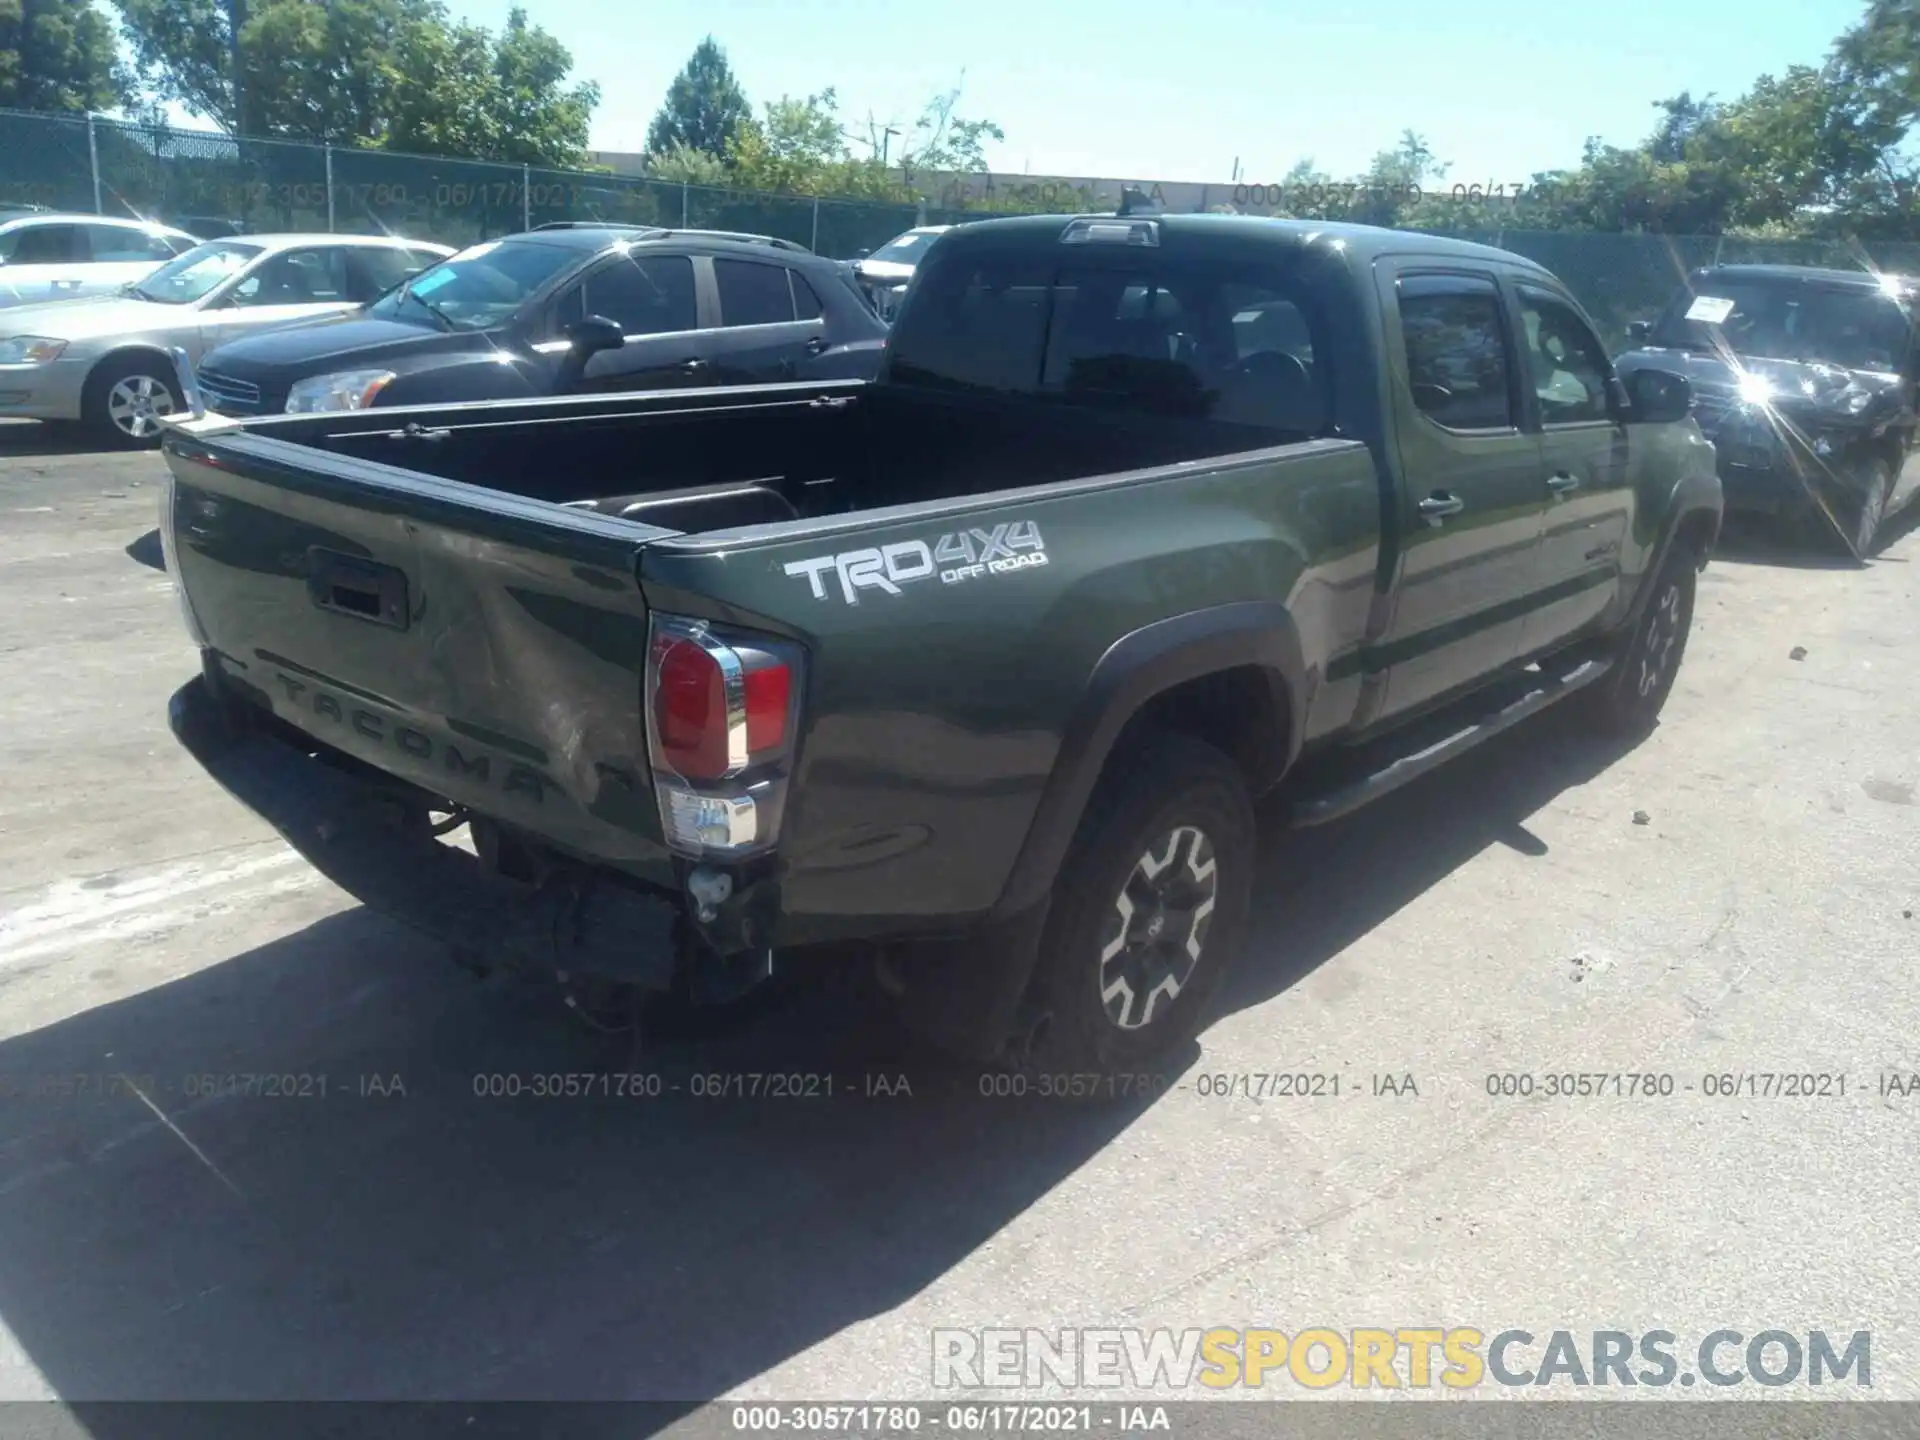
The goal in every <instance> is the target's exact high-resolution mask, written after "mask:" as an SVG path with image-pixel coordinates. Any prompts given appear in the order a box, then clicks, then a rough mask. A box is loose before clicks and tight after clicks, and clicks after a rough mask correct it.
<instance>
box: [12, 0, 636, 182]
mask: <svg viewBox="0 0 1920 1440" xmlns="http://www.w3.org/2000/svg"><path fill="white" fill-rule="evenodd" d="M0 3H4V0H0ZM117 3H118V4H119V6H120V9H121V15H122V18H123V21H124V28H125V30H126V34H127V38H128V41H129V44H130V46H131V48H132V50H133V52H134V55H135V58H136V61H137V62H138V64H139V65H140V68H141V71H142V74H143V76H144V77H145V79H146V81H147V83H148V85H149V87H150V88H151V89H152V90H153V91H154V92H155V93H156V94H158V95H159V96H161V97H162V98H165V99H170V100H176V101H179V102H180V103H182V104H184V105H186V106H187V107H188V108H189V109H191V110H193V111H195V112H196V113H198V114H200V115H204V116H206V117H207V118H209V119H211V120H213V121H215V122H216V123H217V124H219V125H221V126H222V127H223V128H225V129H227V130H228V131H229V133H236V132H237V133H240V134H246V135H260V136H273V137H285V138H289V139H298V140H310V141H323V142H325V143H328V144H333V145H357V146H368V147H375V148H386V149H393V150H412V151H420V152H424V153H428V154H437V155H457V156H465V157H471V158H473V159H480V160H505V161H514V162H519V163H523V164H539V165H572V164H577V163H579V162H580V160H581V159H582V158H583V154H584V151H585V148H586V143H587V127H588V123H589V121H590V119H591V117H592V114H593V107H594V106H595V105H596V104H597V103H598V101H599V89H598V87H596V86H594V85H592V84H590V83H584V82H583V83H577V84H573V85H569V84H568V83H567V81H568V76H569V75H570V73H571V71H572V68H573V58H572V56H571V55H570V54H568V52H567V49H566V47H565V46H564V45H562V44H561V43H560V42H559V41H558V40H556V39H555V38H554V37H553V36H551V35H549V34H548V33H547V32H546V31H544V30H542V29H540V28H539V27H538V26H536V25H532V24H530V23H529V22H528V20H527V16H526V12H525V11H524V10H521V9H519V8H517V7H516V8H515V9H514V10H512V11H511V12H510V13H509V14H508V17H507V24H506V27H505V28H504V29H503V30H502V31H501V32H500V33H499V34H498V35H495V34H493V33H492V32H491V31H489V30H487V29H485V28H484V27H483V26H479V25H473V24H469V23H466V22H455V21H453V20H451V19H450V18H449V16H448V14H447V11H446V7H445V6H444V5H443V4H441V3H440V0H327V3H326V4H324V5H316V4H310V3H308V0H264V3H260V4H257V5H254V6H252V7H251V8H250V9H245V10H243V11H242V12H241V24H240V45H239V50H240V86H239V97H240V99H239V101H238V102H236V99H235V87H234V83H233V82H234V76H233V51H232V44H231V39H230V32H229V31H228V29H227V17H226V13H225V3H224V0H117ZM241 103H243V104H244V106H245V110H246V113H245V115H244V117H243V116H241V115H240V114H239V113H238V104H241Z"/></svg>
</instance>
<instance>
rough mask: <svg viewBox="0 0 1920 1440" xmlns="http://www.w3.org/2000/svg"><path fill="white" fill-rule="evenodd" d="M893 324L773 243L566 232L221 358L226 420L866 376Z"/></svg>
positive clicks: (650, 232)
mask: <svg viewBox="0 0 1920 1440" xmlns="http://www.w3.org/2000/svg"><path fill="white" fill-rule="evenodd" d="M885 337H886V326H884V325H883V324H881V323H880V321H879V319H878V318H877V317H876V316H875V315H874V314H873V313H872V312H871V311H870V310H868V309H867V308H866V306H864V305H863V304H861V302H860V297H859V294H858V292H857V291H855V290H854V289H853V288H852V287H851V286H850V285H848V284H847V282H846V280H845V278H844V276H843V275H842V274H841V272H840V270H839V268H838V267H837V266H836V265H835V263H834V262H833V261H831V260H822V259H820V258H819V257H818V256H816V255H814V254H813V253H812V252H811V251H809V250H807V249H806V248H805V247H804V246H800V245H796V244H794V243H793V242H791V241H779V240H773V239H770V238H768V237H766V236H749V235H736V234H731V233H720V232H714V231H700V230H661V229H646V228H642V227H638V226H609V225H591V224H582V223H578V222H572V223H556V224H554V225H551V226H543V227H541V228H540V229H538V230H533V231H529V232H527V233H525V234H521V235H513V236H508V237H507V238H505V239H501V240H489V241H486V242H485V243H483V244H480V245H475V246H472V247H470V248H469V249H466V250H463V251H461V252H460V253H459V254H458V255H455V256H453V257H452V258H451V259H449V260H446V261H444V262H443V263H441V264H439V265H437V266H435V267H434V268H433V269H431V270H428V271H426V272H425V273H424V274H421V275H418V276H416V277H415V278H414V279H413V280H411V281H410V282H408V283H407V284H406V285H404V286H401V287H399V288H398V289H396V290H395V291H394V292H393V293H391V294H389V295H386V296H383V297H382V298H381V299H380V301H379V302H378V303H377V304H375V305H372V306H370V307H368V309H367V310H365V311H364V312H361V313H358V314H355V315H351V316H342V317H340V318H339V319H337V320H334V321H330V322H329V323H327V324H324V325H313V326H306V327H303V328H302V329H300V330H298V331H287V332H284V333H280V334H274V335H263V336H257V337H248V338H246V339H243V340H240V341H238V342H236V343H234V344H231V345H226V346H222V347H221V348H220V350H218V351H217V352H215V353H213V354H210V355H208V356H207V357H206V361H205V364H204V365H203V366H201V367H200V374H199V379H200V384H201V387H202V389H203V390H204V391H205V393H206V397H207V403H208V404H209V405H210V406H212V407H213V408H214V409H215V410H218V411H220V412H222V413H223V414H229V415H258V414H265V413H268V412H272V411H278V410H294V411H304V410H350V409H361V408H365V407H367V406H374V405H378V406H382V407H385V406H393V405H416V404H427V403H439V402H443V401H454V400H493V399H502V398H508V397H521V396H533V395H556V394H562V393H566V392H570V391H576V390H641V389H650V388H658V387H662V386H675V387H685V386H697V385H739V384H752V383H758V382H762V381H774V380H824V379H832V378H838V377H847V376H853V377H860V378H869V377H871V376H872V375H873V374H874V373H875V372H876V371H877V370H878V368H879V364H880V350H881V344H882V342H883V341H884V339H885Z"/></svg>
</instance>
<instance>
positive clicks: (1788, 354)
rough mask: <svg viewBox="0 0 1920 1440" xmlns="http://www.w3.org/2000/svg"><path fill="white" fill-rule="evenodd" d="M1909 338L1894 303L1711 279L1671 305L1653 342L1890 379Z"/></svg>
mask: <svg viewBox="0 0 1920 1440" xmlns="http://www.w3.org/2000/svg"><path fill="white" fill-rule="evenodd" d="M1908 330H1909V320H1908V316H1907V312H1906V311H1905V310H1904V309H1903V308H1902V306H1901V305H1900V303H1899V301H1897V300H1895V299H1894V298H1893V297H1892V296H1890V295H1887V294H1884V293H1882V292H1880V291H1877V290H1867V289H1852V288H1844V287H1841V286H1833V285H1812V284H1803V283H1799V282H1794V281H1787V282H1771V281H1764V280H1745V279H1742V280H1718V279H1708V280H1706V281H1704V282H1702V283H1701V285H1700V288H1699V289H1697V290H1694V289H1684V290H1682V291H1681V292H1680V294H1679V295H1678V296H1676V297H1675V298H1674V300H1673V303H1672V304H1671V305H1669V306H1668V307H1667V312H1666V314H1665V315H1663V316H1662V317H1661V319H1660V323H1659V324H1658V325H1657V326H1656V327H1655V328H1654V332H1653V337H1652V338H1653V343H1654V344H1655V345H1669V346H1673V347H1675V348H1677V349H1683V350H1701V351H1719V350H1723V349H1724V350H1728V351H1731V352H1732V353H1733V354H1735V355H1739V356H1742V357H1745V358H1748V359H1755V360H1801V361H1815V362H1819V363H1823V364H1828V365H1841V366H1845V367H1846V368H1847V369H1849V370H1883V371H1889V372H1894V371H1898V370H1899V369H1900V368H1901V365H1902V363H1903V362H1904V360H1905V357H1906V349H1907V335H1908Z"/></svg>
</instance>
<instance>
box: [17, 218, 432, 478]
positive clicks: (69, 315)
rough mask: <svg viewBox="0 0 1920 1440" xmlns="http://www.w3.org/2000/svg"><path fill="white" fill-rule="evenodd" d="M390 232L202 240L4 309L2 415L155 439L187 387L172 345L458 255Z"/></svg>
mask: <svg viewBox="0 0 1920 1440" xmlns="http://www.w3.org/2000/svg"><path fill="white" fill-rule="evenodd" d="M452 253H453V252H452V250H450V249H449V248H448V247H447V246H445V245H430V244H428V243H426V242H425V241H421V240H401V239H397V238H393V237H390V236H385V235H241V236H236V237H234V238H233V239H230V240H209V241H207V242H205V243H204V244H200V245H196V246H194V247H193V248H192V249H190V250H188V251H187V252H186V253H184V254H182V255H179V256H177V257H175V258H174V259H173V260H171V261H169V262H168V263H167V264H165V265H162V266H160V267H159V268H158V269H156V270H154V271H153V272H152V273H151V274H149V275H147V276H146V278H144V279H142V280H140V281H137V282H135V283H134V284H133V285H131V286H129V287H127V288H126V289H125V291H124V292H122V293H120V294H116V295H107V296H97V297H94V298H92V299H86V300H66V301H61V302H58V303H55V304H48V305H25V306H20V307H18V308H16V309H13V310H9V311H6V312H5V313H0V415H12V416H26V417H29V418H32V419H36V420H78V421H81V422H82V423H83V424H85V425H86V426H87V427H88V428H89V429H91V430H92V431H93V432H94V433H95V434H96V435H97V436H98V438H99V439H101V440H102V441H105V442H107V443H109V444H116V445H152V444H156V443H158V440H159V417H161V416H163V415H169V414H171V413H173V412H174V411H175V410H178V409H179V408H180V406H181V403H182V394H183V392H182V388H181V381H180V377H179V375H178V374H177V373H176V370H175V365H174V361H173V359H172V358H171V355H170V352H171V351H172V350H173V349H174V348H176V347H177V348H179V349H181V350H184V351H185V352H186V354H187V356H188V358H189V359H197V358H198V357H199V356H201V355H203V354H205V353H206V352H207V351H208V350H211V349H213V348H215V347H216V346H218V345H220V344H221V343H222V342H224V341H227V340H230V339H232V338H234V337H235V336H238V335H242V334H246V333H249V332H252V331H257V330H263V329H274V328H279V327H283V326H288V325H297V324H299V323H301V322H302V321H311V320H314V319H317V318H323V317H326V316H329V315H336V314H339V313H341V312H342V311H346V310H353V309H357V308H358V307H359V306H361V305H363V304H365V303H366V302H367V301H369V300H373V299H375V298H376V297H378V296H379V295H380V294H381V293H382V292H384V291H386V290H389V289H391V288H392V287H393V286H395V285H398V284H399V283H400V282H401V281H402V280H405V279H407V278H408V277H409V276H411V275H415V274H418V273H419V272H420V271H421V270H423V269H425V268H426V267H427V266H429V265H432V264H434V263H435V262H437V261H439V260H441V259H443V258H444V257H445V256H447V255H450V254H452Z"/></svg>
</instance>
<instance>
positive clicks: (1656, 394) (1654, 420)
mask: <svg viewBox="0 0 1920 1440" xmlns="http://www.w3.org/2000/svg"><path fill="white" fill-rule="evenodd" d="M1627 395H1628V398H1629V399H1630V400H1631V401H1632V406H1633V409H1632V418H1633V419H1634V420H1635V421H1637V422H1639V423H1640V424H1643V425H1671V424H1673V423H1674V422H1675V421H1676V420H1684V419H1686V418H1687V416H1688V414H1689V413H1691V411H1692V410H1693V386H1692V385H1690V384H1688V383H1687V377H1686V376H1684V375H1675V374H1673V373H1672V372H1671V371H1667V370H1636V371H1634V372H1633V374H1631V375H1629V376H1628V377H1627Z"/></svg>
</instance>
